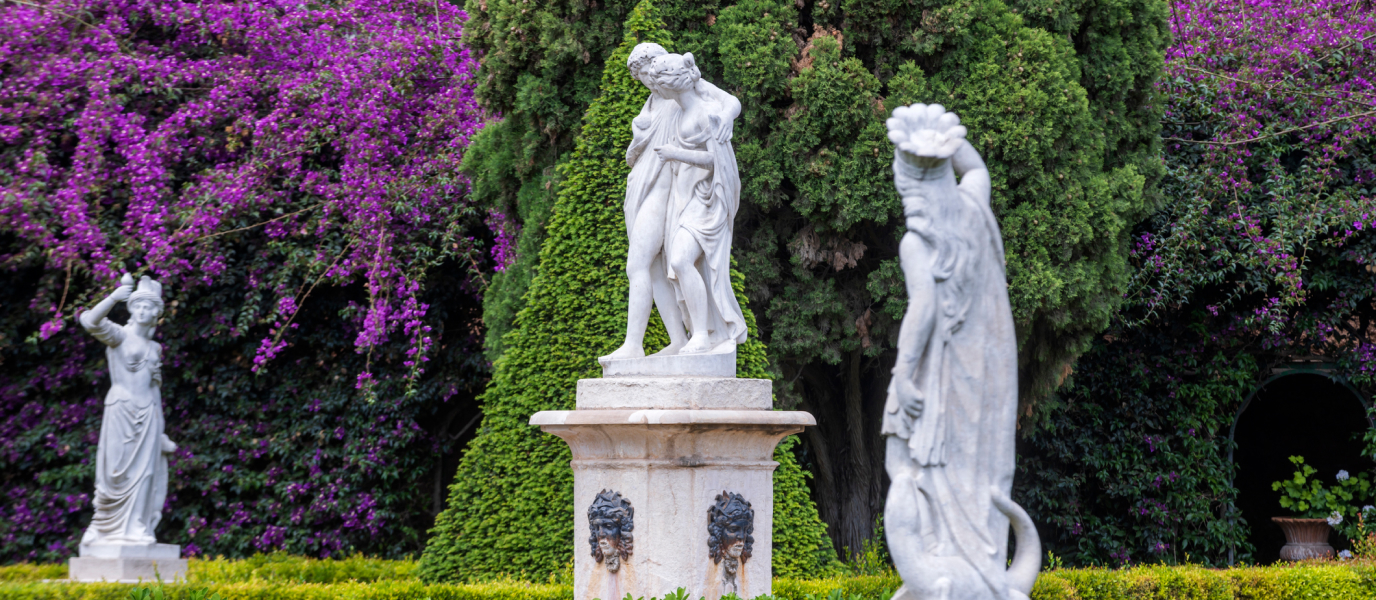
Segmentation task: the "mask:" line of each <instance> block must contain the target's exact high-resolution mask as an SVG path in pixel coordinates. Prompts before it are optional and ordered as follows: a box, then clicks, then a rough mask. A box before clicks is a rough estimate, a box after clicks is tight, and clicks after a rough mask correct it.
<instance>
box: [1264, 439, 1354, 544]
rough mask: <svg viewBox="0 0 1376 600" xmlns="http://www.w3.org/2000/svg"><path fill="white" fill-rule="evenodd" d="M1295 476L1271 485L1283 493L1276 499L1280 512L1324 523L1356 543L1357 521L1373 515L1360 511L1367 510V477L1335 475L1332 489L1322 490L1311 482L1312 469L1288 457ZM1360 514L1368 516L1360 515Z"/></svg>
mask: <svg viewBox="0 0 1376 600" xmlns="http://www.w3.org/2000/svg"><path fill="white" fill-rule="evenodd" d="M1290 462H1291V463H1293V464H1294V465H1295V473H1294V475H1292V476H1291V477H1290V478H1289V479H1282V480H1280V481H1277V482H1274V483H1272V484H1271V489H1272V490H1275V491H1283V492H1284V494H1283V495H1281V497H1280V505H1281V508H1285V509H1289V510H1290V511H1291V512H1294V513H1295V514H1296V515H1297V516H1299V517H1303V518H1306V519H1328V523H1329V525H1333V528H1334V529H1336V530H1338V532H1339V533H1342V534H1343V535H1345V536H1347V537H1348V538H1352V539H1358V538H1360V537H1365V536H1363V535H1361V534H1362V533H1364V532H1362V531H1360V529H1361V527H1360V526H1359V524H1358V521H1357V517H1358V516H1359V515H1361V516H1371V517H1376V511H1364V510H1363V508H1362V507H1363V506H1368V507H1369V506H1371V500H1372V491H1373V490H1372V485H1371V477H1370V476H1369V475H1367V474H1366V473H1358V474H1356V475H1350V474H1348V473H1347V472H1346V471H1344V472H1342V473H1341V474H1340V475H1339V478H1338V480H1337V481H1338V483H1337V484H1335V485H1334V486H1333V487H1324V485H1323V481H1322V480H1321V479H1319V478H1312V479H1311V477H1313V476H1314V474H1315V473H1317V472H1318V471H1316V470H1315V469H1314V467H1311V466H1309V465H1306V464H1304V457H1303V456H1291V457H1290ZM1363 512H1367V513H1368V514H1366V515H1363Z"/></svg>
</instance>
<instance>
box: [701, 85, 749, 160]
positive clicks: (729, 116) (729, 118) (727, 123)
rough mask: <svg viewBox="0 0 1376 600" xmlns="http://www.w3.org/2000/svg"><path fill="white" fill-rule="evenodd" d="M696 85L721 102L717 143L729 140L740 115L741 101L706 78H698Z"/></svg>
mask: <svg viewBox="0 0 1376 600" xmlns="http://www.w3.org/2000/svg"><path fill="white" fill-rule="evenodd" d="M698 86H700V87H701V88H702V91H704V92H707V93H708V94H711V96H712V97H713V98H715V99H716V100H717V101H718V102H720V103H721V106H722V111H721V112H722V114H721V121H720V122H719V123H717V143H718V144H725V143H727V142H729V141H731V136H732V135H733V133H734V129H735V126H736V117H739V116H741V101H740V100H739V99H737V98H736V97H735V96H732V95H731V94H728V93H726V91H725V90H723V89H721V88H719V87H717V86H715V85H712V82H710V81H707V80H706V79H699V80H698Z"/></svg>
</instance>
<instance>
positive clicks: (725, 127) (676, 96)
mask: <svg viewBox="0 0 1376 600" xmlns="http://www.w3.org/2000/svg"><path fill="white" fill-rule="evenodd" d="M665 57H675V58H671V59H668V60H669V62H664V61H661V60H660V59H662V58H665ZM684 58H685V56H680V55H677V54H674V55H670V54H668V53H667V52H666V51H665V50H664V48H663V47H661V46H659V45H658V44H654V43H644V44H640V45H638V46H636V47H635V48H634V49H633V50H632V52H631V55H630V57H629V59H628V60H627V67H628V68H629V69H630V71H631V74H632V76H634V77H635V78H636V79H637V80H639V81H640V82H641V83H642V84H644V85H645V86H646V87H647V88H649V89H650V96H649V98H647V99H646V100H645V105H644V106H643V107H642V108H641V110H640V114H639V115H637V116H636V118H635V119H634V120H633V121H632V122H631V131H632V140H631V144H630V147H628V148H627V149H626V164H627V165H628V166H630V167H631V173H630V175H629V176H628V177H627V178H626V200H625V214H626V232H627V237H628V238H629V242H630V247H629V252H628V253H627V259H626V274H627V277H628V279H629V283H630V289H629V298H628V303H627V304H628V306H627V319H626V321H627V322H626V339H625V342H624V343H623V344H622V346H621V347H620V348H618V349H617V350H616V351H615V352H613V353H612V354H610V355H608V356H606V357H603V359H604V360H606V359H620V358H636V357H641V356H644V355H645V351H644V336H645V329H646V326H647V325H648V323H649V318H650V309H651V308H652V307H657V308H658V309H659V314H660V318H661V319H662V320H663V321H664V326H665V329H666V330H667V331H668V334H669V341H670V343H669V346H668V347H666V348H664V349H663V350H661V351H660V352H659V353H658V354H660V355H672V354H678V353H680V352H684V353H693V352H704V351H708V350H712V349H714V348H719V347H722V346H723V343H724V342H725V341H726V337H724V336H730V337H731V339H732V340H735V339H737V338H738V339H739V341H744V328H743V327H744V323H743V320H742V319H740V318H739V316H738V315H739V313H740V308H739V305H737V304H735V296H734V294H732V295H731V296H730V302H731V306H733V307H734V312H735V313H736V315H737V316H735V317H733V320H732V321H731V322H732V323H739V324H740V325H741V328H740V331H739V332H737V331H735V330H734V329H733V328H732V327H731V326H730V325H727V323H726V320H725V319H723V318H721V317H720V315H722V314H730V309H729V308H728V309H727V310H726V311H723V310H721V309H717V308H714V307H715V304H714V305H713V307H711V308H709V307H707V306H706V304H707V299H708V298H712V299H713V301H714V302H715V301H716V294H715V293H714V294H708V293H706V292H707V290H709V289H712V286H711V285H709V284H708V282H709V281H715V279H714V277H715V275H716V274H717V273H719V272H720V273H724V274H725V275H726V277H727V281H726V286H727V291H728V292H729V291H730V281H729V276H730V229H731V224H730V220H729V218H734V216H735V207H736V206H737V205H738V204H739V197H740V184H739V176H738V175H737V174H736V164H735V156H734V153H733V152H732V151H731V145H730V141H731V134H732V124H733V121H734V119H735V118H736V116H738V115H739V114H740V110H741V105H740V102H739V101H738V100H736V98H735V97H734V96H731V95H730V94H727V93H726V92H724V91H722V90H721V89H719V88H717V87H716V86H714V85H712V84H711V83H710V82H708V81H706V80H703V79H702V78H701V73H700V72H699V71H698V70H697V67H696V65H695V64H694V61H693V59H692V55H691V54H688V55H686V58H687V66H686V67H685V66H684V62H683V60H684ZM670 63H673V64H675V65H678V66H679V71H681V73H680V74H681V75H683V77H678V78H674V77H670V79H672V80H673V81H674V85H676V86H677V87H675V88H674V89H666V88H665V87H664V86H663V85H661V75H663V73H661V72H660V70H662V69H663V68H665V65H668V64H670ZM657 64H658V65H659V66H658V67H657V66H656V65H657ZM679 71H676V72H679ZM684 93H689V94H691V95H692V96H693V97H692V98H690V99H689V100H688V101H687V102H688V103H689V104H693V103H694V101H697V100H701V101H702V104H703V106H702V107H699V109H698V112H695V113H694V115H695V116H694V118H695V119H697V120H696V121H694V122H695V123H698V122H700V124H702V125H703V127H702V128H698V129H694V130H693V136H692V137H693V139H692V140H691V141H688V142H685V139H684V136H683V131H682V127H681V125H682V124H683V116H684V112H685V109H684V104H683V101H682V100H681V99H680V96H681V95H682V94H684ZM695 106H696V105H695ZM707 113H710V115H709V114H707ZM704 117H706V120H705V121H704V120H703V118H704ZM709 141H710V142H711V145H712V150H708V148H707V146H708V143H709ZM722 148H724V149H725V150H724V152H725V153H726V156H727V157H728V158H729V162H730V165H729V171H730V175H729V178H731V180H734V182H735V183H734V188H733V189H732V190H731V191H729V192H727V191H722V192H720V193H719V195H720V196H722V197H725V196H726V195H728V194H729V195H730V197H731V199H730V200H729V204H730V210H729V215H728V216H729V218H728V220H727V221H726V222H725V223H724V227H723V223H721V222H720V219H717V220H716V221H712V222H709V221H704V220H703V219H702V218H700V217H703V216H704V215H699V214H698V213H699V212H701V211H697V210H696V209H694V208H693V207H691V206H688V205H687V203H685V202H682V200H683V198H685V197H687V196H686V195H685V194H684V193H683V191H682V190H678V184H679V182H681V181H686V180H682V177H681V175H682V174H683V173H687V174H689V175H690V176H692V177H696V178H697V180H698V181H700V180H702V172H703V171H707V172H709V173H715V172H716V169H715V167H712V168H708V167H705V166H703V165H697V164H686V163H683V162H682V161H681V160H678V158H676V156H677V155H675V154H674V151H673V150H670V151H669V154H667V155H666V154H665V153H664V152H662V151H661V150H664V149H684V150H688V149H696V150H699V151H710V152H720V151H721V149H722ZM685 165H686V166H685ZM726 184H727V181H725V180H724V181H723V185H726ZM691 191H692V190H691V188H690V189H689V190H688V192H689V193H691ZM675 198H677V199H678V200H679V202H677V204H675V200H674V199H675ZM727 203H728V202H727V201H724V202H723V206H725V204H727ZM685 210H687V211H688V213H686V214H688V215H689V216H690V217H692V218H690V219H688V221H686V222H684V223H686V225H687V227H688V230H689V231H698V232H699V233H700V234H702V235H703V241H697V240H696V239H695V241H694V245H696V246H697V247H698V248H699V249H700V250H702V252H700V257H701V258H704V259H705V260H706V263H705V264H703V265H702V266H701V270H700V271H699V270H698V267H697V265H696V264H695V267H694V269H693V270H695V271H698V275H697V279H700V280H702V285H695V284H696V283H697V282H696V281H690V282H689V283H688V291H687V294H685V292H684V289H683V285H682V281H680V280H678V278H677V277H671V275H670V274H671V273H673V272H674V271H675V269H674V268H673V265H671V264H669V261H670V258H671V256H672V255H671V254H670V253H669V252H667V249H668V248H669V247H671V246H672V245H673V241H674V239H673V238H674V236H675V234H676V233H677V232H678V230H679V229H680V226H681V225H683V224H684V223H681V221H683V216H684V214H685V212H684V211H685ZM689 235H690V236H691V235H692V234H691V233H690V234H689ZM723 235H724V236H725V238H724V239H725V255H724V258H725V260H726V265H727V266H726V268H725V269H724V270H722V269H719V268H718V265H717V264H716V263H713V262H712V261H714V260H715V261H718V262H720V261H721V260H722V258H723V256H722V252H720V246H721V243H722V239H721V238H722V236H723ZM704 243H705V244H707V245H706V246H705V245H704ZM684 253H685V254H684V256H682V257H680V258H690V256H689V255H690V254H692V253H691V252H689V251H688V249H687V248H685V249H684ZM699 288H701V291H703V292H704V293H702V294H698V293H697V292H698V291H699ZM699 296H701V297H702V300H701V301H699V300H698V297H699ZM689 298H692V299H691V300H690V299H689ZM699 307H701V308H705V309H707V310H706V311H705V312H703V311H699V312H703V314H702V315H700V316H699V317H698V321H699V324H700V325H701V327H700V329H706V330H708V331H707V333H705V334H704V335H701V336H699V340H698V342H697V343H696V344H694V343H692V342H691V341H690V339H689V337H688V336H687V335H686V333H685V329H686V330H688V331H692V330H693V327H692V321H693V309H694V308H699ZM718 323H720V325H719V324H718ZM737 334H739V335H737ZM726 349H727V348H724V347H723V348H722V350H726Z"/></svg>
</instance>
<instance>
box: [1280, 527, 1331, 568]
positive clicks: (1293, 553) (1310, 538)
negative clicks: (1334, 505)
mask: <svg viewBox="0 0 1376 600" xmlns="http://www.w3.org/2000/svg"><path fill="white" fill-rule="evenodd" d="M1271 520H1272V521H1275V522H1276V524H1277V525H1280V529H1281V531H1284V532H1285V545H1284V546H1282V547H1281V549H1280V559H1281V560H1307V559H1310V558H1333V547H1332V546H1329V545H1328V532H1330V531H1332V530H1333V528H1332V527H1330V526H1329V525H1328V521H1327V520H1326V519H1294V518H1290V517H1271Z"/></svg>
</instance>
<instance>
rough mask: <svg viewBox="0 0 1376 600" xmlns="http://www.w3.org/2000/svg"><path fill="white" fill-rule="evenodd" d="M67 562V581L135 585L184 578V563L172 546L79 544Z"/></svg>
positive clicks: (173, 545)
mask: <svg viewBox="0 0 1376 600" xmlns="http://www.w3.org/2000/svg"><path fill="white" fill-rule="evenodd" d="M80 553H81V555H80V556H78V557H74V558H70V559H67V560H68V562H67V570H68V574H67V577H68V579H71V580H72V581H86V582H90V581H108V582H113V583H139V582H152V581H158V580H161V581H174V580H177V579H185V578H186V565H187V561H186V559H184V558H182V557H181V546H178V545H176V544H82V545H81V549H80Z"/></svg>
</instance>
